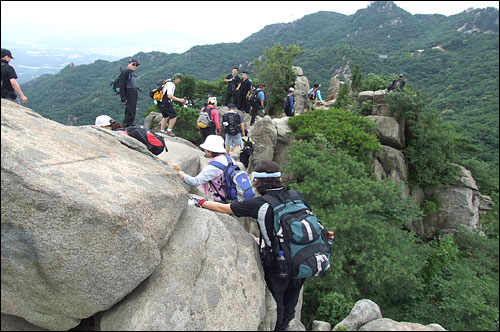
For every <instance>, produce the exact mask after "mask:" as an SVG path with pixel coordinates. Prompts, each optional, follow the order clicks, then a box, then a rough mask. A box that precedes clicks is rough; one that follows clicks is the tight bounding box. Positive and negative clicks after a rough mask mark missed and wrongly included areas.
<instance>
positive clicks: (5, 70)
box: [1, 48, 28, 104]
mask: <svg viewBox="0 0 500 332" xmlns="http://www.w3.org/2000/svg"><path fill="white" fill-rule="evenodd" d="M1 56H2V91H1V93H2V99H8V100H11V101H13V102H16V103H19V102H18V101H17V95H16V92H17V93H18V94H19V96H20V97H21V100H22V101H23V104H26V103H27V102H28V98H26V96H25V95H24V94H23V91H22V90H21V87H20V86H19V83H17V81H16V79H17V74H16V71H15V70H14V68H13V67H12V66H11V65H9V63H10V61H11V60H12V59H14V57H13V56H12V53H10V51H9V50H7V49H5V48H2V54H1Z"/></svg>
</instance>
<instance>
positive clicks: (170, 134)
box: [167, 130, 175, 137]
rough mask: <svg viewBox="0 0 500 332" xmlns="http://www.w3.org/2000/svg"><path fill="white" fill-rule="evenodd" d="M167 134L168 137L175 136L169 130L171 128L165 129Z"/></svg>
mask: <svg viewBox="0 0 500 332" xmlns="http://www.w3.org/2000/svg"><path fill="white" fill-rule="evenodd" d="M167 135H168V136H170V137H175V135H174V133H173V131H171V130H167Z"/></svg>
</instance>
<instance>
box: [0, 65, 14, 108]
mask: <svg viewBox="0 0 500 332" xmlns="http://www.w3.org/2000/svg"><path fill="white" fill-rule="evenodd" d="M1 60H2V86H3V87H4V88H3V89H2V92H1V93H2V98H10V99H16V98H17V95H16V93H15V91H14V88H13V87H12V84H11V83H10V80H11V79H13V78H14V79H17V74H16V71H15V70H14V67H12V66H11V65H9V63H8V62H7V61H6V60H4V59H1Z"/></svg>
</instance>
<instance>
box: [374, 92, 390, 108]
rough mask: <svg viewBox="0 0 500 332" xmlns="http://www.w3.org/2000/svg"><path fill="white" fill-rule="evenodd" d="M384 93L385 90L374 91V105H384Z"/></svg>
mask: <svg viewBox="0 0 500 332" xmlns="http://www.w3.org/2000/svg"><path fill="white" fill-rule="evenodd" d="M386 93H387V92H386V91H385V90H377V91H374V92H373V104H375V105H377V104H384V103H385V101H384V97H385V95H386Z"/></svg>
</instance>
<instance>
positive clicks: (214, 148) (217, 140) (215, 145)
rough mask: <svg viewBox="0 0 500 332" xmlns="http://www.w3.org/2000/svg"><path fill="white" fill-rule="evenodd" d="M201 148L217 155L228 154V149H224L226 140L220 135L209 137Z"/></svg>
mask: <svg viewBox="0 0 500 332" xmlns="http://www.w3.org/2000/svg"><path fill="white" fill-rule="evenodd" d="M200 148H202V149H204V150H207V151H210V152H215V153H224V152H226V148H225V147H224V139H223V138H222V136H219V135H209V136H207V138H206V139H205V142H203V144H201V145H200Z"/></svg>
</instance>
